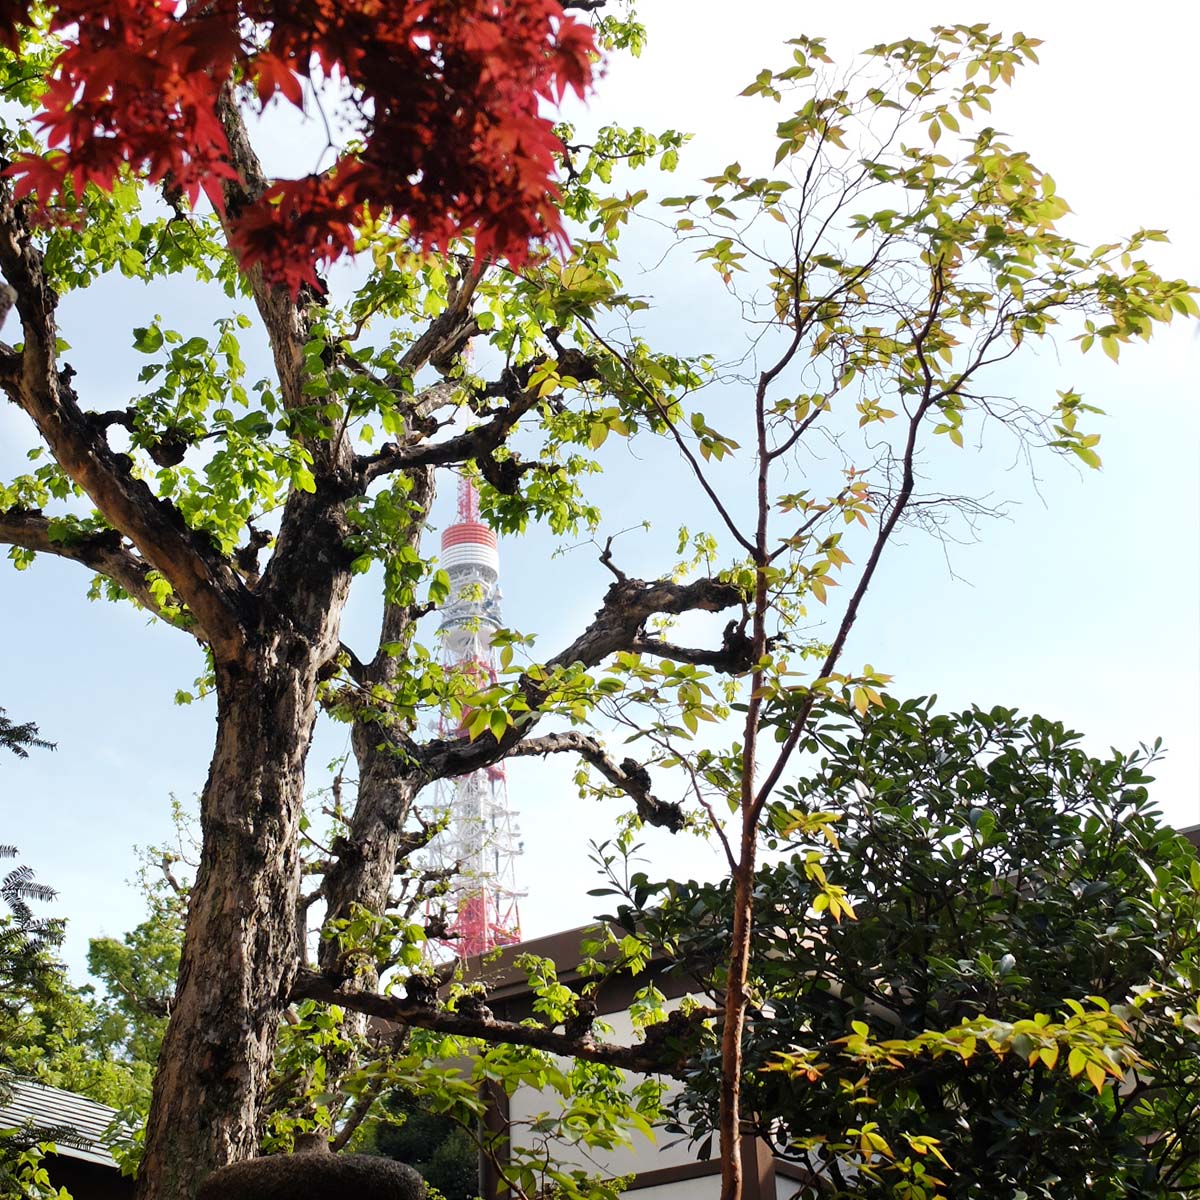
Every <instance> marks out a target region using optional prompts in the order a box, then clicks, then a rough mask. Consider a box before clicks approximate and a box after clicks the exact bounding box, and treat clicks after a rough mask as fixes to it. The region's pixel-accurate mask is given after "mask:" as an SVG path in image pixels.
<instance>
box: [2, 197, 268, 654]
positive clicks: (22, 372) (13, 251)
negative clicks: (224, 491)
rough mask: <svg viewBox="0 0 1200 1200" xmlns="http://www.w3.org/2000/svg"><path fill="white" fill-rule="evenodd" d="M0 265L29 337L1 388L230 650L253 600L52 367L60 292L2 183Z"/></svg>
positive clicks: (221, 648)
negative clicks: (116, 449)
mask: <svg viewBox="0 0 1200 1200" xmlns="http://www.w3.org/2000/svg"><path fill="white" fill-rule="evenodd" d="M0 270H2V271H3V273H4V277H5V279H6V280H7V281H8V283H9V285H11V287H12V288H13V290H14V291H15V292H16V297H17V298H16V307H17V311H18V312H19V314H20V317H21V325H22V330H23V333H24V341H25V344H24V348H23V350H22V352H21V353H20V355H19V356H18V355H16V354H15V352H14V351H12V350H11V348H8V347H0V354H2V355H3V365H2V367H0V386H2V387H3V388H4V389H5V391H7V393H8V395H9V397H10V398H11V399H12V400H13V401H14V402H15V403H16V404H17V405H18V406H19V407H20V408H22V409H23V410H24V411H25V412H26V413H27V414H28V415H29V417H30V418H32V420H33V422H34V424H35V425H36V426H37V429H38V432H39V433H40V434H41V436H42V438H43V440H44V441H45V443H46V444H47V446H48V447H49V448H50V451H51V453H52V454H53V455H54V457H55V459H56V460H57V462H58V464H59V466H60V467H61V468H62V469H63V470H64V471H65V472H66V474H67V475H68V476H69V477H70V478H71V479H72V480H73V481H74V482H75V483H76V484H77V485H78V486H79V487H80V488H82V489H83V490H84V491H85V492H86V493H87V494H88V496H90V497H91V500H92V503H93V504H94V505H95V506H96V508H97V509H98V510H99V512H100V513H101V515H102V516H103V517H104V519H105V520H106V521H107V522H108V523H109V524H110V525H111V526H112V527H113V528H114V529H116V530H119V531H120V532H121V533H122V534H124V535H125V536H126V537H127V538H128V539H129V540H130V541H131V542H133V543H134V545H135V546H136V547H137V548H138V550H139V551H140V553H141V555H142V557H143V558H144V559H145V560H146V561H147V562H148V563H151V564H153V566H154V567H155V568H156V569H157V570H159V571H161V572H162V574H163V575H164V576H165V577H166V578H167V579H168V580H169V581H170V583H171V586H172V587H173V588H174V589H175V592H176V593H177V594H178V596H179V597H180V599H181V600H182V601H183V602H184V603H185V604H186V605H187V607H188V609H189V610H190V611H191V613H192V615H193V616H194V617H195V619H196V621H197V622H198V623H199V625H200V627H201V629H203V631H204V633H205V635H206V638H207V640H208V642H209V644H210V645H211V646H212V648H213V651H214V653H216V654H217V655H218V656H231V657H232V656H234V655H236V654H237V653H238V652H239V651H240V650H241V649H242V648H243V647H244V646H245V644H246V642H247V639H248V636H249V635H248V630H249V629H250V628H252V627H253V624H254V621H253V614H254V613H255V610H256V605H255V601H254V597H253V595H252V594H251V593H250V592H249V591H248V590H247V588H246V587H245V586H244V584H243V582H242V580H241V578H240V577H239V576H238V574H237V572H236V571H234V570H233V568H232V566H231V565H230V564H229V563H227V562H226V561H225V560H224V559H223V558H222V557H221V556H220V555H219V554H218V553H217V552H216V551H215V550H214V549H213V547H212V546H211V545H210V544H209V543H208V542H207V541H206V540H205V538H204V537H203V535H202V534H198V533H196V532H195V531H194V530H192V529H190V528H188V526H187V525H186V523H185V522H184V520H183V518H182V516H181V515H180V513H179V511H178V510H177V509H176V508H175V506H174V505H173V504H170V503H169V502H167V501H163V500H159V499H158V498H157V497H156V496H155V495H154V493H153V492H151V490H150V489H149V487H147V486H146V484H145V483H144V482H142V481H141V480H139V479H135V478H134V476H133V475H132V473H131V471H130V470H129V460H128V459H127V458H125V456H124V455H118V454H114V453H113V451H112V450H111V449H110V448H109V446H108V444H107V442H106V441H105V440H104V435H103V430H101V429H98V428H97V427H96V426H95V425H93V424H92V422H91V421H89V420H88V418H87V415H86V414H85V413H84V412H82V411H81V409H80V408H79V404H78V401H77V399H76V396H75V393H74V390H73V389H72V387H71V382H70V381H71V375H72V372H71V369H70V368H69V367H66V368H63V369H61V370H60V369H59V366H58V360H57V339H58V329H57V323H56V321H55V318H54V309H55V306H56V304H57V303H58V297H57V296H56V295H55V293H54V291H53V289H52V288H51V287H50V286H49V285H48V284H47V282H46V279H45V276H44V274H43V272H42V257H41V254H40V252H39V251H38V250H37V248H36V247H35V246H34V244H33V239H32V236H31V234H30V231H29V229H28V226H27V225H26V222H25V219H24V214H23V212H22V211H20V210H19V209H18V207H17V206H16V205H15V204H14V203H13V199H12V190H11V188H10V186H9V185H8V184H7V182H5V183H4V184H3V185H0Z"/></svg>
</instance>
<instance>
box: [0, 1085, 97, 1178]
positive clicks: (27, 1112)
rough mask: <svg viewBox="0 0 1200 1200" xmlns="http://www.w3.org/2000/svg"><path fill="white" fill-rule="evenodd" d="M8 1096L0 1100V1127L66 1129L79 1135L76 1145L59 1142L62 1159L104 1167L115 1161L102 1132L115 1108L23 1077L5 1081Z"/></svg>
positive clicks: (58, 1149)
mask: <svg viewBox="0 0 1200 1200" xmlns="http://www.w3.org/2000/svg"><path fill="white" fill-rule="evenodd" d="M5 1088H6V1090H8V1091H10V1092H11V1095H10V1097H9V1099H8V1100H7V1101H5V1102H3V1103H0V1127H2V1128H12V1127H13V1126H20V1125H25V1124H31V1125H36V1126H39V1127H43V1128H47V1129H69V1130H71V1131H73V1132H74V1133H76V1134H77V1135H78V1136H79V1140H80V1143H81V1144H80V1145H78V1146H68V1145H59V1146H58V1147H57V1153H58V1154H60V1155H62V1156H64V1157H66V1158H78V1159H82V1160H83V1161H84V1162H90V1163H99V1164H100V1165H101V1166H104V1167H115V1166H116V1165H117V1164H116V1162H115V1161H114V1159H113V1156H112V1155H111V1154H110V1153H109V1152H108V1147H107V1146H105V1144H104V1131H105V1130H106V1129H107V1128H108V1126H109V1125H110V1124H111V1123H112V1119H113V1117H115V1116H116V1115H117V1110H116V1109H115V1108H109V1107H108V1105H107V1104H97V1103H96V1101H95V1100H89V1099H88V1098H87V1097H86V1096H79V1095H76V1093H75V1092H64V1091H63V1090H62V1089H61V1088H53V1087H46V1086H45V1084H41V1083H33V1082H32V1081H30V1080H27V1079H14V1080H12V1081H11V1082H10V1083H6V1085H5Z"/></svg>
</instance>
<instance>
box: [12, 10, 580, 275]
mask: <svg viewBox="0 0 1200 1200" xmlns="http://www.w3.org/2000/svg"><path fill="white" fill-rule="evenodd" d="M29 8H30V6H29V3H28V0H0V41H3V42H4V43H5V44H6V45H9V46H10V47H12V46H14V45H15V44H16V36H17V34H16V29H17V25H18V24H20V23H22V22H26V21H28V19H29V15H30V12H29ZM50 28H51V31H52V32H54V33H55V34H56V35H57V36H58V37H60V38H61V39H62V43H63V48H62V50H61V52H60V53H59V56H58V58H57V60H56V62H55V64H54V68H53V70H52V72H51V75H50V78H49V80H48V87H47V91H46V93H45V97H44V100H43V111H42V112H41V113H40V114H39V116H38V118H37V120H38V123H39V124H40V126H41V127H42V129H43V130H44V132H45V136H46V140H47V143H48V146H49V151H48V153H46V154H44V155H40V156H39V155H25V156H23V157H21V158H20V159H18V160H17V161H16V162H15V163H13V164H12V166H11V167H9V169H8V170H9V173H10V174H12V175H14V176H16V177H17V181H18V182H17V194H18V196H26V195H28V196H32V197H33V198H34V199H35V201H36V203H37V205H38V207H39V210H40V211H41V212H43V213H45V212H46V210H47V208H48V206H49V204H50V203H51V201H52V200H53V199H54V198H55V197H60V198H61V197H63V196H64V195H65V194H69V195H74V196H80V195H82V193H83V189H84V187H85V186H86V185H87V184H94V185H96V186H98V187H100V188H102V189H106V190H109V189H111V188H112V186H113V184H114V182H115V180H116V178H117V175H118V173H119V172H120V171H121V169H122V168H123V167H126V166H128V167H131V168H132V169H133V170H134V171H135V172H137V173H138V174H139V175H141V176H142V177H143V178H145V179H146V180H148V181H149V182H151V183H164V184H166V185H167V186H168V187H169V188H170V189H171V190H172V191H173V192H176V193H178V194H179V195H181V196H183V197H186V198H187V200H188V201H189V202H190V203H191V204H193V205H195V204H196V203H197V202H198V201H199V199H200V197H201V195H204V196H206V197H207V199H208V200H209V201H210V203H212V205H213V206H214V207H215V208H216V209H217V210H218V211H219V212H221V213H222V214H223V215H225V216H226V218H227V220H228V223H229V226H230V229H231V232H232V241H233V246H234V249H235V251H236V252H237V253H238V255H239V258H240V260H241V262H242V265H243V267H245V268H250V267H252V266H254V265H256V264H259V265H261V267H262V269H263V271H264V272H265V273H266V274H267V275H268V276H269V277H270V278H272V279H274V280H277V281H279V282H282V283H285V284H286V285H287V286H288V287H289V288H290V289H291V290H292V291H293V292H295V291H296V290H297V289H298V288H299V287H300V285H301V284H302V283H305V282H308V283H310V284H314V285H316V284H317V275H316V272H317V269H318V267H319V266H321V265H323V264H328V263H331V262H333V261H334V260H336V259H337V258H339V257H341V256H342V255H344V254H347V253H348V252H350V251H351V250H352V249H353V246H354V237H355V228H356V225H357V223H358V222H359V221H361V220H362V218H363V217H364V216H367V215H369V216H370V217H372V218H373V219H381V218H389V217H390V218H391V219H392V220H395V221H401V220H402V221H404V222H406V224H407V226H408V228H409V230H410V232H411V235H412V236H413V238H414V239H415V240H416V241H417V242H418V243H419V244H420V245H421V246H422V247H424V248H426V249H432V250H443V251H444V250H445V249H447V247H448V245H449V243H450V242H451V241H452V240H453V239H454V238H455V237H457V236H460V235H463V234H471V235H472V236H473V237H474V239H475V247H476V253H477V255H478V256H480V257H481V258H500V257H503V258H507V259H508V260H509V261H511V262H514V263H519V262H521V261H523V259H524V258H525V256H526V255H527V253H528V249H529V246H530V243H531V242H534V241H537V240H546V239H550V240H556V239H561V238H562V236H563V228H562V222H561V217H560V216H559V213H558V211H557V207H556V200H557V199H558V190H557V188H556V186H555V183H554V174H555V170H556V163H557V158H556V155H557V152H558V151H559V150H560V149H561V146H560V143H559V141H558V139H557V138H556V136H555V134H554V130H553V125H552V122H551V121H550V119H549V118H548V117H546V116H545V115H543V113H542V105H543V103H544V102H547V101H558V100H561V99H562V97H563V95H564V94H565V93H566V91H567V90H568V89H571V90H573V91H574V92H575V93H577V94H578V95H580V96H582V95H583V94H584V93H585V91H586V90H587V87H588V85H589V83H590V81H591V76H592V63H593V58H594V45H593V40H592V34H591V30H590V29H589V28H588V27H587V26H586V25H582V24H580V23H578V22H576V21H575V20H573V19H572V18H570V17H568V16H567V15H565V14H564V12H563V9H562V7H561V5H560V3H559V2H558V0H401V2H398V3H397V2H395V0H212V2H210V3H207V4H204V5H186V6H185V5H181V4H180V3H178V2H177V0H61V2H60V3H59V4H57V5H56V6H55V8H54V11H53V14H52V16H51V21H50ZM251 88H252V89H253V93H254V94H256V95H257V98H258V101H259V103H260V104H262V105H265V104H267V103H269V102H270V101H272V100H273V99H274V98H275V97H280V98H281V99H282V101H284V102H286V103H289V104H292V105H295V106H297V107H299V108H304V107H305V105H306V104H307V105H310V106H315V105H317V104H324V103H325V98H326V97H328V96H329V95H330V93H333V94H335V95H336V96H337V97H338V99H337V101H336V103H337V105H338V116H339V118H340V119H341V122H340V123H341V124H342V125H345V126H346V127H348V128H349V130H350V136H351V138H352V139H353V142H354V145H353V147H352V148H347V147H346V146H345V145H343V146H333V147H331V149H332V151H333V160H332V162H331V164H330V165H329V166H328V167H327V168H326V169H324V170H323V171H321V172H320V173H318V174H312V175H308V176H304V177H302V178H298V179H281V180H277V181H275V182H273V183H271V184H270V185H269V186H268V187H267V189H266V191H265V192H264V193H263V195H261V196H259V197H256V198H254V199H253V201H252V202H251V203H250V204H248V205H244V204H239V205H237V206H236V210H235V206H233V205H229V204H227V200H228V196H227V191H226V186H225V185H226V184H227V183H228V182H229V181H231V180H233V179H234V177H235V172H234V169H233V167H232V166H231V164H230V161H229V159H230V153H229V144H228V141H227V139H226V134H225V128H224V125H223V123H222V119H221V106H222V104H223V103H228V102H229V101H230V100H231V99H232V97H233V96H234V95H235V94H236V93H237V92H238V91H239V89H240V90H241V91H242V92H245V93H246V94H247V95H249V94H250V89H251ZM318 89H319V90H320V96H318Z"/></svg>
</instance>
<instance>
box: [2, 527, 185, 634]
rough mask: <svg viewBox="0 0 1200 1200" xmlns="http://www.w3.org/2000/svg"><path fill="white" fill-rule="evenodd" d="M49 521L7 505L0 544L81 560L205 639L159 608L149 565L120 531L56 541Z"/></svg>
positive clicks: (164, 616) (145, 604)
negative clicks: (125, 543) (151, 587)
mask: <svg viewBox="0 0 1200 1200" xmlns="http://www.w3.org/2000/svg"><path fill="white" fill-rule="evenodd" d="M52 524H53V523H52V522H51V521H50V519H49V518H48V517H45V516H43V515H42V514H41V513H40V512H37V511H36V510H32V509H23V508H10V509H9V510H8V511H7V512H3V513H0V544H3V545H7V546H20V547H21V548H22V549H24V550H32V551H33V552H34V553H35V554H52V555H54V556H55V557H56V558H65V559H69V560H70V561H72V562H77V563H82V564H83V565H84V566H85V567H88V568H89V569H90V570H92V571H95V572H96V574H98V575H103V576H104V577H105V578H107V579H111V580H112V582H113V583H115V584H116V585H117V586H118V587H120V588H122V589H124V590H125V591H126V592H128V593H129V595H130V596H132V597H133V599H134V600H136V601H137V602H138V603H139V604H140V605H141V606H142V607H143V608H147V609H149V610H150V611H151V612H152V613H154V615H155V616H157V617H160V618H162V620H164V621H166V622H167V623H168V624H169V625H174V626H176V628H179V629H183V630H186V632H188V633H190V634H192V635H193V636H194V637H196V638H198V639H199V640H200V641H204V640H205V638H204V631H203V630H201V629H199V628H197V627H196V626H194V625H193V626H190V627H189V626H188V625H185V624H182V623H181V622H180V621H179V619H178V617H176V616H174V615H172V614H169V613H167V612H165V611H164V610H163V608H162V607H161V606H160V604H159V602H158V601H157V600H156V599H155V597H154V594H153V592H151V590H150V585H149V582H148V576H149V575H150V572H151V571H152V570H153V568H152V567H151V566H150V564H149V563H147V562H145V561H144V560H143V559H141V558H139V557H138V556H137V555H136V554H134V553H133V552H132V551H131V550H128V549H126V548H125V547H124V546H123V545H122V538H121V535H120V534H119V533H118V532H117V531H116V530H115V529H110V530H105V531H103V532H100V533H92V534H88V535H87V536H84V537H70V538H68V539H67V540H62V541H56V540H54V539H53V538H52V537H51V528H52Z"/></svg>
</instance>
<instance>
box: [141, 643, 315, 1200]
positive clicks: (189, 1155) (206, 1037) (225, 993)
mask: <svg viewBox="0 0 1200 1200" xmlns="http://www.w3.org/2000/svg"><path fill="white" fill-rule="evenodd" d="M321 658H322V653H321V652H319V651H318V650H316V649H314V648H313V647H312V646H311V645H309V644H308V643H306V642H303V641H301V640H300V639H297V638H293V639H290V644H282V645H281V644H276V645H275V646H273V647H271V649H270V650H269V651H268V650H263V651H260V652H259V653H258V654H256V655H255V656H254V659H255V661H254V662H253V664H252V665H249V666H244V667H243V666H236V665H235V666H230V665H224V666H220V667H219V668H218V673H217V696H218V706H217V744H216V751H215V753H214V755H213V760H212V766H211V768H210V771H209V776H208V782H207V784H206V786H205V789H204V795H203V798H202V801H201V824H202V828H203V834H204V840H203V850H202V855H201V862H200V867H199V871H198V873H197V876H196V881H195V885H194V887H193V890H192V897H191V904H190V907H189V912H188V922H187V933H186V937H185V940H184V947H183V959H182V962H181V964H180V970H179V980H178V985H177V989H176V999H175V1007H174V1010H173V1012H172V1014H171V1021H170V1024H169V1027H168V1030H167V1036H166V1039H165V1041H164V1043H163V1048H162V1053H161V1055H160V1057H159V1068H158V1073H157V1075H156V1077H155V1081H154V1097H153V1102H152V1105H151V1109H150V1119H149V1125H148V1129H147V1135H146V1149H145V1156H144V1158H143V1161H142V1166H141V1170H140V1172H139V1181H138V1190H137V1195H138V1198H139V1200H191V1197H193V1196H194V1195H195V1192H196V1189H197V1187H198V1186H199V1184H200V1182H201V1181H202V1180H203V1178H204V1177H205V1176H206V1175H207V1174H208V1173H209V1172H210V1171H212V1170H214V1169H215V1168H217V1167H220V1166H223V1165H224V1164H225V1163H228V1162H233V1161H237V1160H239V1159H243V1158H249V1157H251V1156H253V1155H254V1154H256V1153H257V1151H258V1140H259V1133H260V1130H259V1110H260V1104H261V1097H262V1095H263V1091H264V1088H265V1086H266V1083H267V1077H268V1074H269V1071H270V1068H271V1060H272V1055H273V1052H274V1048H275V1037H276V1031H277V1028H278V1024H279V1020H280V1017H281V1014H282V1012H283V1009H284V1007H285V1006H286V1004H287V999H288V993H289V990H290V988H291V984H292V979H293V976H294V974H295V970H296V965H297V958H298V955H297V950H298V947H297V926H296V901H297V894H298V890H299V824H300V817H301V811H302V806H303V800H304V760H305V756H306V754H307V752H308V746H309V741H310V738H311V736H312V730H313V722H314V718H315V714H316V702H315V701H316V696H315V693H316V682H317V670H318V668H319V666H320V661H321Z"/></svg>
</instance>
